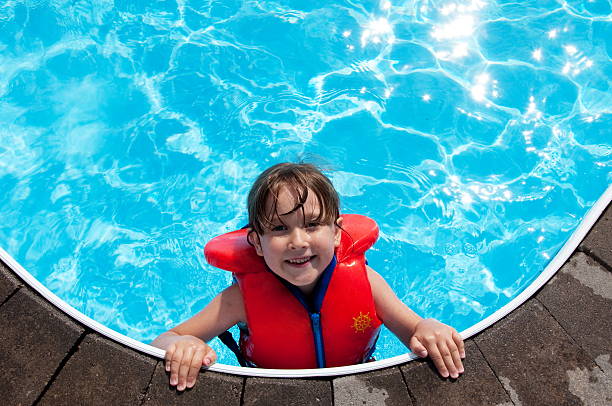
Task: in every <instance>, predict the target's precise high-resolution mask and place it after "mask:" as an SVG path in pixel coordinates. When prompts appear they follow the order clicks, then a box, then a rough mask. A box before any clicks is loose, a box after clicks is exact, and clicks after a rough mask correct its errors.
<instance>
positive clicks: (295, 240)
mask: <svg viewBox="0 0 612 406" xmlns="http://www.w3.org/2000/svg"><path fill="white" fill-rule="evenodd" d="M309 240H310V238H309V236H308V233H307V232H306V230H304V229H303V228H301V227H295V228H294V229H293V230H291V233H290V234H289V248H291V249H300V248H306V247H308V242H309Z"/></svg>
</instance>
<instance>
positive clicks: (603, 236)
mask: <svg viewBox="0 0 612 406" xmlns="http://www.w3.org/2000/svg"><path fill="white" fill-rule="evenodd" d="M611 241H612V205H608V208H607V209H606V210H605V211H604V212H603V214H602V215H601V216H600V217H599V220H597V222H596V223H595V225H594V226H593V228H591V231H589V233H588V234H587V236H586V237H585V238H584V240H583V241H582V243H581V244H580V247H579V249H580V250H581V251H584V252H586V253H588V254H590V255H593V256H594V257H596V258H597V259H598V260H599V261H601V262H603V263H605V264H606V265H607V267H608V269H612V243H610V242H611Z"/></svg>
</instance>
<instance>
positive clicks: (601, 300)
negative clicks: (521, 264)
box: [537, 253, 612, 360]
mask: <svg viewBox="0 0 612 406" xmlns="http://www.w3.org/2000/svg"><path fill="white" fill-rule="evenodd" d="M537 297H538V299H539V300H540V301H541V302H542V303H543V304H544V306H546V308H547V309H548V310H549V311H550V312H551V314H552V315H553V316H554V318H555V319H556V320H557V321H558V322H559V324H561V326H563V328H564V329H565V331H566V332H567V333H568V334H569V335H570V336H572V338H573V339H574V340H576V341H577V342H578V344H580V346H581V347H582V348H584V349H585V350H586V351H587V352H588V353H589V355H590V356H591V358H593V359H594V360H597V358H598V357H599V356H601V355H606V354H608V355H609V354H612V273H610V272H608V271H607V270H605V269H603V268H602V267H601V266H600V265H599V264H598V263H597V262H596V261H594V260H592V259H591V258H589V257H588V256H586V255H585V254H583V253H577V254H575V255H574V256H572V258H570V260H569V261H568V262H567V263H566V264H565V265H563V267H562V268H561V270H560V271H559V272H558V273H557V274H556V275H555V276H554V277H553V278H552V279H551V280H550V282H549V283H548V284H547V285H546V286H545V287H544V288H543V289H542V290H541V291H540V292H539V293H538V295H537Z"/></svg>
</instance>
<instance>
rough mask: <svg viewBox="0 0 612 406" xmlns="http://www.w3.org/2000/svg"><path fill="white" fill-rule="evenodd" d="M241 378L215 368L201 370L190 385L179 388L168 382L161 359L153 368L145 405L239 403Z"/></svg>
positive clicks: (229, 405)
mask: <svg viewBox="0 0 612 406" xmlns="http://www.w3.org/2000/svg"><path fill="white" fill-rule="evenodd" d="M243 381H244V378H242V377H237V376H233V375H226V374H218V373H215V372H200V376H199V377H198V381H197V382H196V384H195V386H194V387H193V388H192V389H188V390H186V391H184V392H178V391H177V390H176V389H174V387H172V386H170V385H169V384H168V375H167V374H166V371H165V370H164V364H163V362H161V361H160V362H159V363H158V364H157V367H156V368H155V374H154V375H153V380H152V381H151V385H150V386H149V391H148V392H147V395H146V401H145V403H144V404H145V406H156V405H201V404H211V405H226V406H231V405H239V404H240V395H241V393H242V384H243Z"/></svg>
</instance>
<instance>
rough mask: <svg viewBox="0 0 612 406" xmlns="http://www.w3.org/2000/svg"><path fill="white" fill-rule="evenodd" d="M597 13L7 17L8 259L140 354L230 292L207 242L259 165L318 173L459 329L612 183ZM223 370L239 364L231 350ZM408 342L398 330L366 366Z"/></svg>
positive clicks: (110, 9) (4, 161)
mask: <svg viewBox="0 0 612 406" xmlns="http://www.w3.org/2000/svg"><path fill="white" fill-rule="evenodd" d="M610 20H611V19H610V6H609V3H607V2H601V1H600V2H591V3H585V4H582V2H566V3H563V4H562V5H561V4H559V3H557V2H552V1H551V2H520V3H511V2H501V1H498V2H485V1H471V2H418V1H416V2H389V1H381V2H378V1H376V2H372V1H361V2H359V1H344V2H334V3H333V4H331V5H330V4H329V2H318V1H309V2H305V1H285V2H265V1H258V2H254V1H223V2H213V1H208V2H203V3H201V2H194V1H181V2H176V3H174V2H149V3H148V4H147V5H145V6H143V5H135V4H133V3H132V2H121V1H116V2H114V3H113V2H108V1H103V0H98V1H96V2H95V3H90V2H84V1H76V2H65V1H59V0H57V1H38V2H9V3H6V4H5V5H3V6H0V50H1V52H0V124H1V125H0V190H2V192H3V193H2V194H0V204H1V206H2V211H1V212H0V247H2V248H4V249H5V250H6V252H8V253H9V254H10V256H12V257H13V258H14V259H15V260H16V261H17V262H18V263H19V264H21V265H22V266H23V267H24V268H25V269H27V270H28V271H29V272H30V273H32V274H33V275H34V276H35V277H36V278H37V279H38V280H39V281H41V282H42V283H43V284H44V285H45V286H47V287H48V288H49V289H50V290H51V291H52V292H54V293H55V294H56V295H58V296H59V297H61V298H62V299H63V300H65V301H66V302H67V303H69V304H70V305H72V306H74V307H75V308H76V309H78V310H79V311H81V312H83V313H84V314H86V315H88V316H89V317H91V318H93V319H94V320H97V321H98V322H100V323H102V324H104V325H106V326H108V327H110V328H112V329H113V330H116V331H118V332H120V333H123V334H126V335H127V336H129V337H132V338H134V339H136V340H140V341H145V342H147V341H150V340H151V339H153V338H154V337H155V336H156V335H158V334H159V333H161V332H162V331H165V330H166V329H167V328H169V327H171V326H173V325H175V324H177V323H178V322H180V321H181V320H183V319H185V318H187V317H189V316H190V315H192V314H193V313H195V312H196V311H198V310H199V309H200V308H201V307H202V306H203V305H205V304H206V303H207V302H208V301H209V300H210V299H211V298H212V297H213V296H214V294H215V293H216V292H218V291H219V290H221V289H223V288H224V287H225V286H227V284H229V283H230V280H231V276H230V275H229V274H227V273H226V272H223V271H219V270H215V269H213V268H211V267H209V266H208V265H207V264H206V263H205V261H204V258H203V255H202V248H203V245H204V244H205V242H206V241H208V240H209V239H210V238H212V237H213V236H215V235H217V234H220V233H222V232H225V231H228V230H231V229H234V228H237V227H240V226H242V225H243V224H244V223H245V222H246V210H245V208H244V207H245V199H246V192H247V191H248V188H249V187H250V184H251V183H252V181H253V179H254V177H255V176H256V175H257V174H258V173H259V172H260V171H261V170H263V169H264V168H266V167H268V166H269V165H271V164H273V163H276V162H280V161H285V160H296V159H300V158H306V159H309V160H311V161H314V162H315V163H320V164H322V165H323V166H324V167H327V168H328V169H330V171H329V172H328V173H329V175H330V177H331V178H332V180H333V182H334V184H335V186H336V187H337V189H338V191H339V193H340V195H341V198H342V208H343V211H344V212H356V213H361V214H366V215H369V216H370V217H372V218H374V219H375V220H376V221H377V222H378V223H379V226H380V228H381V239H380V240H379V242H378V243H377V244H376V246H375V247H374V249H372V250H371V252H370V253H369V255H368V260H369V262H370V264H371V265H372V267H374V268H375V269H376V270H377V271H379V272H380V273H381V274H383V276H385V278H386V279H387V280H388V281H389V283H390V284H391V285H392V287H393V288H394V290H395V291H396V292H397V293H398V295H399V296H400V297H401V298H402V299H403V300H404V301H405V302H406V303H408V304H409V306H410V307H412V308H413V309H414V310H416V311H417V312H419V313H420V314H422V315H424V316H429V317H437V318H439V319H441V320H442V321H444V322H447V323H450V324H452V325H454V326H455V327H456V328H457V329H458V330H465V329H467V328H469V327H470V326H472V325H474V324H476V323H478V322H479V321H481V320H484V319H485V318H487V317H488V316H490V315H491V314H493V313H494V312H495V311H496V310H497V309H499V308H501V307H503V306H504V305H506V304H508V303H510V301H511V300H512V299H513V298H515V297H517V295H519V294H520V293H521V292H523V291H524V290H525V289H526V288H527V287H529V286H530V285H531V283H532V282H533V281H534V280H535V279H536V278H537V277H538V275H540V274H541V272H542V270H543V269H544V268H545V267H546V266H547V264H549V262H550V261H551V259H552V258H554V257H555V255H556V254H557V252H558V251H559V249H560V247H561V246H562V245H563V244H564V242H565V241H566V240H567V239H568V238H569V236H570V235H571V233H572V232H573V231H574V230H575V229H576V228H577V227H578V226H579V224H580V223H581V220H582V218H583V217H584V216H585V214H586V213H587V210H588V209H589V208H590V207H592V206H593V205H594V204H595V202H596V201H597V200H598V199H599V198H600V196H601V195H602V194H603V193H604V191H605V190H606V188H607V187H608V185H609V184H610V180H611V176H610V166H611V165H610V160H611V159H610V156H611V153H612V142H611V139H612V138H611V131H610V128H611V127H612V120H611V115H610V109H611V107H610V106H612V93H611V92H610V73H611V72H612V64H611V63H610V55H611V54H612V40H611V39H610V38H612V28H611V22H610ZM212 345H213V346H214V347H215V349H216V350H217V351H218V352H219V353H220V355H221V357H220V360H221V362H223V363H229V364H232V363H233V364H235V362H234V361H233V358H232V356H231V355H230V354H229V352H228V351H226V350H225V349H224V348H223V347H222V345H220V344H219V343H216V342H213V343H212ZM404 352H405V349H404V347H403V346H402V345H401V343H399V342H398V341H397V340H396V339H395V338H394V337H393V336H392V335H390V334H389V333H388V332H384V333H383V335H382V336H381V339H380V341H379V345H378V351H377V353H376V356H377V358H379V359H380V358H388V357H393V356H396V355H399V354H402V353H404Z"/></svg>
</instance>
